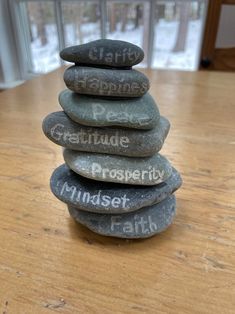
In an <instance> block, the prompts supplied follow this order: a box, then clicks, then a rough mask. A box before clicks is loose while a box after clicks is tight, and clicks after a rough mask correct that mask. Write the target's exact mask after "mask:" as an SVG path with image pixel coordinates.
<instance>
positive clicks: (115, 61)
mask: <svg viewBox="0 0 235 314" xmlns="http://www.w3.org/2000/svg"><path fill="white" fill-rule="evenodd" d="M60 57H61V58H62V59H63V60H66V61H69V62H74V63H77V64H79V63H80V64H94V65H99V66H102V65H105V66H110V67H131V66H133V65H135V64H138V63H140V62H141V61H142V60H143V59H144V52H143V50H142V49H141V48H140V47H138V46H136V45H133V44H131V43H129V42H126V41H121V40H111V39H99V40H95V41H91V42H89V43H87V44H83V45H77V46H71V47H68V48H65V49H63V50H62V51H61V52H60Z"/></svg>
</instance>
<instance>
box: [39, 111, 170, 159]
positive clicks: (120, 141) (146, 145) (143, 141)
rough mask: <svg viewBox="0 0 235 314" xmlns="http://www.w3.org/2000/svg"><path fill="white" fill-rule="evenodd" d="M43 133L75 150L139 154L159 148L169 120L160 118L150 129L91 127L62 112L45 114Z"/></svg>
mask: <svg viewBox="0 0 235 314" xmlns="http://www.w3.org/2000/svg"><path fill="white" fill-rule="evenodd" d="M42 128H43V131H44V133H45V135H46V136H47V137H48V138H49V139H50V140H51V141H53V142H54V143H56V144H58V145H61V146H63V147H66V148H70V149H73V150H78V151H87V152H97V153H107V154H114V155H123V156H132V157H135V156H136V157H143V156H151V155H153V154H155V153H156V152H157V151H159V150H160V149H161V147H162V145H163V143H164V140H165V138H166V136H167V134H168V132H169V128H170V123H169V121H168V120H167V119H165V118H163V117H161V118H160V121H159V123H158V125H157V126H156V127H155V128H154V129H152V130H135V129H123V128H110V127H109V128H108V127H107V128H95V127H87V126H84V125H80V124H78V123H76V122H74V121H72V120H71V119H70V118H69V117H68V116H67V115H66V114H65V113H64V112H62V111H61V112H54V113H51V114H49V115H48V116H47V117H46V118H45V119H44V121H43V124H42Z"/></svg>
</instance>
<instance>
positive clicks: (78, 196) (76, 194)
mask: <svg viewBox="0 0 235 314" xmlns="http://www.w3.org/2000/svg"><path fill="white" fill-rule="evenodd" d="M65 194H67V195H68V194H69V195H70V197H69V199H70V201H71V202H73V201H76V202H79V201H82V202H83V203H86V204H89V203H91V204H92V205H101V206H104V207H106V208H107V209H109V207H113V208H119V207H120V208H125V207H126V205H127V203H128V201H129V200H130V199H128V198H127V197H126V194H124V195H123V196H122V197H110V196H109V195H105V194H104V195H103V194H102V191H101V190H99V191H98V193H97V194H93V195H92V194H91V193H90V192H83V191H80V190H78V189H77V188H76V186H74V185H69V184H68V183H67V182H64V184H63V186H62V188H61V191H60V195H61V196H62V195H65Z"/></svg>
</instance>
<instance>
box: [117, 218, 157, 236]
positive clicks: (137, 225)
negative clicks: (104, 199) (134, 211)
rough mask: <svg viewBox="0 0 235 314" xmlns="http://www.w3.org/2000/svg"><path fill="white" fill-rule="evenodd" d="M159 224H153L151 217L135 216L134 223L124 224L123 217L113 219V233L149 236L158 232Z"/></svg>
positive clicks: (127, 222) (126, 222)
mask: <svg viewBox="0 0 235 314" xmlns="http://www.w3.org/2000/svg"><path fill="white" fill-rule="evenodd" d="M157 229H158V228H157V224H156V223H155V222H153V220H152V217H151V216H149V215H148V216H147V217H143V216H140V215H134V217H133V220H132V221H124V222H122V216H119V215H118V216H117V215H115V216H112V217H111V231H116V232H117V231H119V232H121V233H132V234H133V233H139V232H141V233H142V234H148V233H150V232H155V231H157Z"/></svg>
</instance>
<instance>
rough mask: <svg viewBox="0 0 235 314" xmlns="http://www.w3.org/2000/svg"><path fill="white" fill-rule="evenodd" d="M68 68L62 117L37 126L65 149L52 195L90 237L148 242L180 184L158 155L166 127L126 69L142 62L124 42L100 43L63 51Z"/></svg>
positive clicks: (143, 82) (136, 75)
mask: <svg viewBox="0 0 235 314" xmlns="http://www.w3.org/2000/svg"><path fill="white" fill-rule="evenodd" d="M60 56H61V58H62V59H64V60H65V61H68V62H72V63H74V64H73V65H72V66H71V67H69V68H67V70H66V71H65V73H64V82H65V84H66V86H67V88H68V89H67V90H64V91H62V92H61V93H60V94H59V103H60V105H61V107H62V110H63V111H59V112H54V113H51V114H49V115H48V116H47V117H46V118H45V119H44V121H43V125H42V128H43V132H44V134H45V135H46V136H47V137H48V138H49V139H50V140H51V141H52V142H54V143H55V144H57V145H60V146H62V147H64V148H65V149H64V152H63V156H64V160H65V164H63V165H61V166H59V167H58V168H57V169H55V171H54V172H53V174H52V176H51V180H50V187H51V191H52V192H53V194H54V195H55V196H56V197H57V198H58V199H59V200H61V201H62V202H64V203H65V204H67V206H68V211H69V214H70V215H71V217H72V218H73V219H74V220H75V221H76V222H78V223H80V224H82V225H84V226H86V227H87V228H88V229H90V230H91V231H93V232H95V233H98V234H101V235H105V236H110V237H118V238H129V239H137V238H148V237H152V236H153V235H155V234H158V233H160V232H162V231H164V230H166V229H167V228H168V227H169V226H170V225H171V224H172V222H173V219H174V217H175V214H176V198H175V196H174V194H173V193H174V192H175V191H176V190H177V189H179V188H180V186H181V184H182V179H181V176H180V174H179V172H178V171H177V170H176V169H175V168H173V167H172V165H171V164H170V162H169V161H168V160H167V158H165V157H164V156H162V155H161V154H159V151H160V150H161V148H162V146H163V144H164V141H165V139H166V137H167V135H168V132H169V129H170V122H169V121H168V120H167V118H165V117H163V116H161V115H160V112H159V109H158V106H157V104H156V102H155V100H154V99H153V98H152V97H151V95H150V94H149V93H148V90H149V87H150V83H149V80H148V78H147V77H146V76H145V75H144V74H143V73H142V72H140V71H138V70H135V69H132V67H133V66H134V65H136V64H138V63H140V62H141V61H142V60H143V59H144V52H143V50H142V49H141V48H140V47H138V46H136V45H134V44H131V43H128V42H125V41H120V40H110V39H100V40H96V41H92V42H90V43H87V44H83V45H77V46H72V47H68V48H65V49H64V50H62V51H61V52H60Z"/></svg>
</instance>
